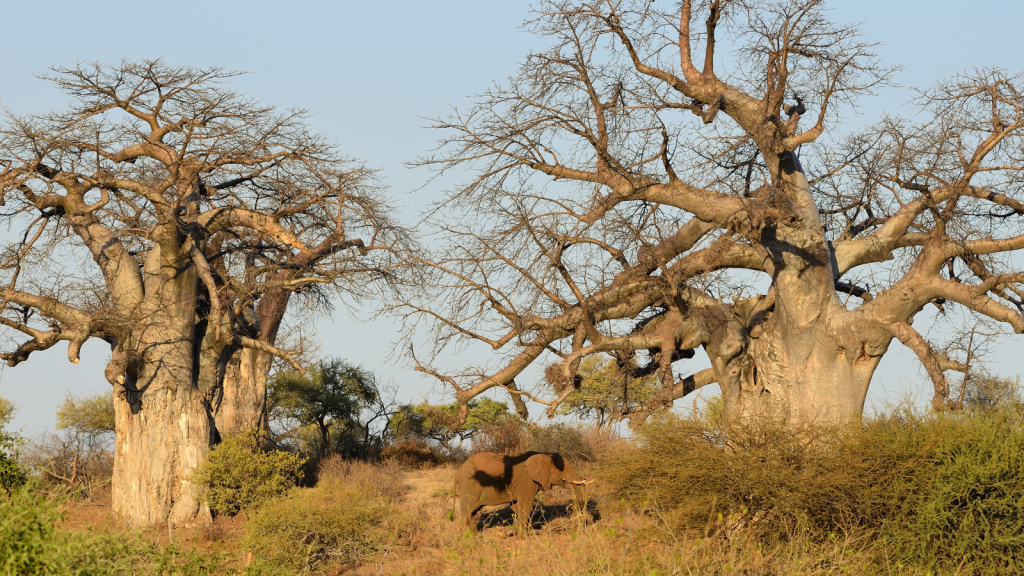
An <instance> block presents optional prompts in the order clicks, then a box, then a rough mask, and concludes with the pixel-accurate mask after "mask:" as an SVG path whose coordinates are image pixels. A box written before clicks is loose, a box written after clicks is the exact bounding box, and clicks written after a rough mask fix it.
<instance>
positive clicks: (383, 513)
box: [245, 477, 402, 570]
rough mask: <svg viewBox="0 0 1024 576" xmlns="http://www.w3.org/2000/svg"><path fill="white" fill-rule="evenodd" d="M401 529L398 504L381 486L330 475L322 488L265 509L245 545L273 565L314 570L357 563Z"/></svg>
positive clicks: (299, 492)
mask: <svg viewBox="0 0 1024 576" xmlns="http://www.w3.org/2000/svg"><path fill="white" fill-rule="evenodd" d="M390 484H391V482H389V483H388V485H390ZM401 526H402V519H401V516H400V515H399V513H398V511H397V509H396V507H395V506H394V504H393V501H392V500H391V499H390V498H389V497H388V496H387V495H386V493H384V492H382V490H381V489H380V487H378V486H375V485H374V484H372V483H370V482H364V481H359V480H358V478H352V479H349V480H347V481H346V480H345V479H339V478H335V477H328V478H324V479H322V480H321V482H320V483H319V484H318V485H317V486H316V488H296V489H294V490H292V491H291V492H290V493H289V495H288V497H287V498H284V499H281V500H278V501H276V502H274V503H272V504H270V505H269V506H266V507H264V508H262V509H261V510H260V511H259V512H258V513H257V514H255V515H254V516H253V518H252V519H251V520H250V521H249V522H248V523H247V524H246V527H245V531H246V540H245V542H246V546H247V547H248V548H249V549H250V550H252V552H253V554H254V555H255V556H256V557H257V558H258V559H259V560H262V561H264V562H266V563H268V564H272V565H279V566H287V567H290V568H294V569H297V570H313V569H314V568H318V567H321V566H324V565H335V564H341V565H345V564H352V563H355V562H357V561H359V559H361V558H362V557H364V556H366V555H368V554H371V553H373V552H375V551H378V550H381V549H385V548H388V547H389V546H391V545H392V544H393V543H394V542H395V541H396V539H397V538H398V535H399V532H400V530H401Z"/></svg>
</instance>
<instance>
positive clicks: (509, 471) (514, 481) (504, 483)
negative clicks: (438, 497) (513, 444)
mask: <svg viewBox="0 0 1024 576" xmlns="http://www.w3.org/2000/svg"><path fill="white" fill-rule="evenodd" d="M588 482H590V480H581V479H580V478H579V477H578V476H577V475H576V472H575V471H574V470H573V469H572V466H570V465H569V463H568V462H566V461H565V459H564V458H562V457H561V456H560V455H558V454H543V453H538V452H526V453H525V454H519V455H516V456H502V455H500V454H495V453H494V452H480V453H478V454H474V455H473V456H471V457H470V458H469V460H466V463H465V464H463V465H462V467H461V468H459V471H458V473H457V474H456V475H455V490H454V495H455V497H456V498H458V499H459V503H460V512H461V515H460V521H461V522H464V523H465V524H466V527H467V528H469V531H470V532H471V533H472V534H476V533H477V526H476V522H474V521H473V516H474V514H475V513H476V511H477V510H478V509H480V507H482V506H494V505H498V504H512V511H513V512H514V513H515V516H516V521H515V531H516V532H523V531H525V529H526V528H527V527H528V526H529V519H530V513H531V512H532V511H533V499H534V497H535V496H536V495H537V491H538V490H549V489H550V488H551V487H552V486H556V485H563V486H572V487H573V490H574V491H575V493H576V497H577V499H579V500H580V501H581V502H582V501H585V500H586V490H585V484H587V483H588Z"/></svg>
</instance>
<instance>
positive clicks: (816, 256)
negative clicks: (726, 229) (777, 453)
mask: <svg viewBox="0 0 1024 576" xmlns="http://www.w3.org/2000/svg"><path fill="white" fill-rule="evenodd" d="M779 166H780V168H779V174H778V178H779V180H778V182H777V185H778V189H779V190H780V191H782V192H783V193H784V197H783V199H782V206H783V208H782V210H780V215H781V216H782V218H779V221H778V222H777V223H774V224H770V225H768V226H765V227H764V229H763V230H762V231H761V238H760V239H761V241H762V242H763V244H764V246H765V248H767V250H768V252H769V253H770V255H771V259H772V267H773V269H774V274H773V282H772V288H771V291H770V292H769V295H768V298H770V299H773V301H774V302H773V306H765V309H764V310H761V309H759V307H758V306H754V307H753V309H752V310H750V311H749V316H748V317H747V318H743V319H741V318H732V319H729V320H728V321H725V320H724V319H723V320H722V321H720V322H719V324H718V326H717V328H716V329H715V330H714V332H713V336H712V338H711V340H710V342H708V345H707V352H708V356H709V357H710V358H711V360H712V364H713V366H714V368H715V372H716V374H717V375H718V382H719V385H720V386H721V389H722V393H723V396H724V400H725V406H726V412H727V413H728V415H729V416H730V417H732V418H743V417H747V416H749V415H751V414H753V413H755V412H757V411H759V410H764V409H768V410H769V411H770V412H772V413H774V414H775V415H777V416H779V417H781V418H783V419H784V420H785V421H786V422H789V423H790V424H793V425H797V426H799V425H804V424H812V423H818V424H832V423H844V422H850V421H858V420H859V419H860V417H861V413H862V412H863V410H864V401H865V398H866V397H867V390H868V385H869V384H870V383H871V376H872V374H874V371H875V368H876V367H877V366H878V362H879V361H880V360H881V357H882V354H884V353H885V351H886V350H887V349H888V346H889V342H890V341H891V339H892V335H891V333H890V332H888V331H885V330H882V329H881V327H879V326H876V325H874V323H873V322H872V321H871V320H869V319H868V318H867V317H866V315H865V314H863V313H862V312H857V311H855V312H850V311H847V310H846V307H845V306H843V305H842V304H841V303H840V302H839V299H838V298H837V296H836V292H835V268H834V266H833V265H832V261H833V259H834V257H833V255H832V253H831V249H830V247H829V244H828V242H827V241H826V238H825V236H824V228H823V226H822V222H821V218H820V215H819V213H818V209H817V206H816V205H815V203H814V197H813V195H812V194H811V190H810V186H809V185H808V182H807V179H806V178H805V177H804V174H803V172H802V170H801V169H800V166H799V162H798V161H797V160H796V158H795V156H793V155H783V156H782V157H780V159H779ZM787 218H788V220H789V222H788V223H784V222H785V220H786V219H787ZM769 308H770V309H771V311H770V312H769V311H768V309H769Z"/></svg>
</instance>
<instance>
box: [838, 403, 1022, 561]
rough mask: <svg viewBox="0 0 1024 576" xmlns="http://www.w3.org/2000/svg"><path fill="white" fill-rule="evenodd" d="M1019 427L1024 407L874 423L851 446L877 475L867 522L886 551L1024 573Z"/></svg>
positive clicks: (897, 556)
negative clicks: (956, 415)
mask: <svg viewBox="0 0 1024 576" xmlns="http://www.w3.org/2000/svg"><path fill="white" fill-rule="evenodd" d="M1022 424H1024V413H1022V411H1021V407H1020V406H1009V407H1003V408H1001V409H999V410H986V411H984V412H979V413H972V414H967V415H962V416H959V417H952V416H949V415H937V416H936V415H928V416H920V415H914V414H909V415H904V416H903V417H902V418H899V419H893V418H891V419H880V420H877V421H874V422H869V423H868V424H867V425H866V426H865V427H864V429H863V431H862V433H861V434H860V435H859V436H858V438H857V439H856V442H855V443H854V444H853V445H852V446H851V447H850V449H849V450H848V452H849V455H850V457H852V458H854V459H856V460H858V461H860V463H861V464H860V466H861V467H863V468H866V469H869V470H871V471H872V479H871V484H870V487H869V488H868V489H867V490H865V491H864V494H863V495H862V499H863V502H862V503H861V509H862V520H863V522H864V524H865V525H868V526H870V527H871V528H872V529H873V530H874V531H875V533H876V534H877V542H878V546H879V548H880V549H881V550H884V551H885V553H886V555H887V556H888V557H889V558H890V559H892V560H893V561H896V562H899V563H903V564H908V565H917V566H922V567H925V568H930V569H934V570H937V571H939V572H948V571H952V570H961V571H963V572H964V573H968V574H1017V573H1022V572H1024V500H1022V498H1021V494H1024V428H1022ZM869 504H870V505H872V506H871V507H870V508H869V507H868V505H869Z"/></svg>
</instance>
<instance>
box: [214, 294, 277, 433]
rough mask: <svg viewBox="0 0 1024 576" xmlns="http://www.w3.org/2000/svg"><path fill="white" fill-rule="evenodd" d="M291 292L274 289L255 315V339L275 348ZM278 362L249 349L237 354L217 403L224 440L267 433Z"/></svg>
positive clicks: (218, 426)
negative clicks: (269, 383) (241, 434)
mask: <svg viewBox="0 0 1024 576" xmlns="http://www.w3.org/2000/svg"><path fill="white" fill-rule="evenodd" d="M290 296H291V292H288V291H285V290H281V289H270V290H268V291H267V293H266V294H264V296H263V298H261V299H260V303H259V306H258V307H257V309H256V310H255V311H253V310H251V309H250V310H249V311H250V312H252V316H253V317H252V320H251V322H250V328H251V330H252V332H253V336H254V337H256V338H257V339H259V340H262V341H264V342H267V343H268V344H271V345H273V344H275V343H276V340H277V334H278V331H279V330H280V328H281V321H282V319H283V318H284V312H285V309H286V308H287V306H288V300H289V298H290ZM273 361H274V358H273V356H271V355H270V354H268V353H266V352H263V351H260V350H253V349H249V348H242V349H239V350H236V351H235V353H234V354H233V355H232V356H231V359H230V360H229V361H228V364H227V367H226V369H225V371H224V381H223V383H222V384H221V385H220V386H219V387H218V389H217V392H216V396H215V398H214V401H213V406H214V414H215V419H216V423H217V432H218V433H219V436H220V437H221V438H223V437H225V436H229V435H231V434H238V433H239V432H243V431H246V430H252V429H259V430H266V429H267V428H268V426H269V422H268V414H267V379H268V375H269V374H270V369H271V367H272V365H273Z"/></svg>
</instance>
